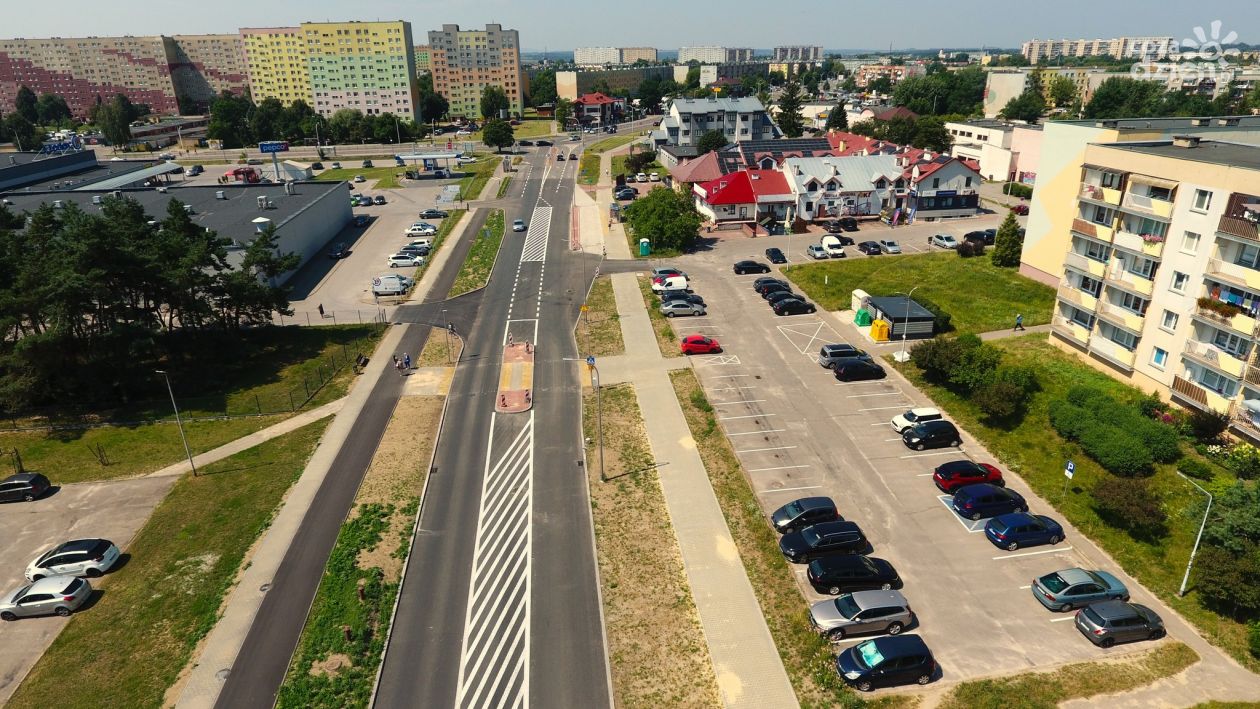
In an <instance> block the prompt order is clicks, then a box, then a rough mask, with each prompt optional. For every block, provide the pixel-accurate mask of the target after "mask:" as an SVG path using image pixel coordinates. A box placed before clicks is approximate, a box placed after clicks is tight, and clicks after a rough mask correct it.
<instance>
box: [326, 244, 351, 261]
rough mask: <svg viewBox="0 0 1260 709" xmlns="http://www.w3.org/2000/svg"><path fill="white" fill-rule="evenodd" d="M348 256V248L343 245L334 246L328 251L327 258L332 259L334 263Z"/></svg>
mask: <svg viewBox="0 0 1260 709" xmlns="http://www.w3.org/2000/svg"><path fill="white" fill-rule="evenodd" d="M349 255H350V247H348V246H346V245H345V244H334V245H333V247H332V248H331V249H329V250H328V258H330V259H333V260H334V261H336V260H339V259H343V258H345V257H347V256H349Z"/></svg>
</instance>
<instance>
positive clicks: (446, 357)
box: [414, 327, 464, 367]
mask: <svg viewBox="0 0 1260 709" xmlns="http://www.w3.org/2000/svg"><path fill="white" fill-rule="evenodd" d="M463 347H464V341H463V340H461V339H460V338H459V337H457V336H455V335H450V334H448V333H447V332H446V331H445V330H443V329H442V328H440V327H431V328H429V339H428V340H427V341H426V342H425V343H424V350H423V351H421V352H420V357H419V358H418V359H416V361H415V362H414V364H415V366H417V367H451V366H454V365H455V363H456V362H458V361H459V355H460V352H461V351H462V350H463Z"/></svg>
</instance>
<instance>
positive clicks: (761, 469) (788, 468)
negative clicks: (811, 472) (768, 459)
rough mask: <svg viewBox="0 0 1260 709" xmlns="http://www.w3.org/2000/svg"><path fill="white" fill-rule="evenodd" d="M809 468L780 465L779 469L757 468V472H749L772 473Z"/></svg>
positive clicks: (755, 471)
mask: <svg viewBox="0 0 1260 709" xmlns="http://www.w3.org/2000/svg"><path fill="white" fill-rule="evenodd" d="M808 467H809V466H808V465H780V466H779V467H777V468H757V469H756V470H749V471H748V472H750V473H768V472H770V471H771V470H796V469H798V468H808Z"/></svg>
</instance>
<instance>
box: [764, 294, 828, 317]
mask: <svg viewBox="0 0 1260 709" xmlns="http://www.w3.org/2000/svg"><path fill="white" fill-rule="evenodd" d="M773 308H774V314H775V315H804V314H807V313H813V312H817V311H818V308H816V307H814V304H813V303H811V302H809V301H807V300H801V299H799V298H785V299H784V300H780V301H779V302H777V303H775V304H774V306H773Z"/></svg>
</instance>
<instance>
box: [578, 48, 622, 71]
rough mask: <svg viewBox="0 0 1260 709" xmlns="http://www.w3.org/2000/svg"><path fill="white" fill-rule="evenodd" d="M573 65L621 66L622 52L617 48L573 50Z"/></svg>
mask: <svg viewBox="0 0 1260 709" xmlns="http://www.w3.org/2000/svg"><path fill="white" fill-rule="evenodd" d="M573 63H574V64H577V65H578V66H605V65H608V64H621V63H622V62H621V50H620V49H618V48H616V47H578V48H577V49H574V50H573Z"/></svg>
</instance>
